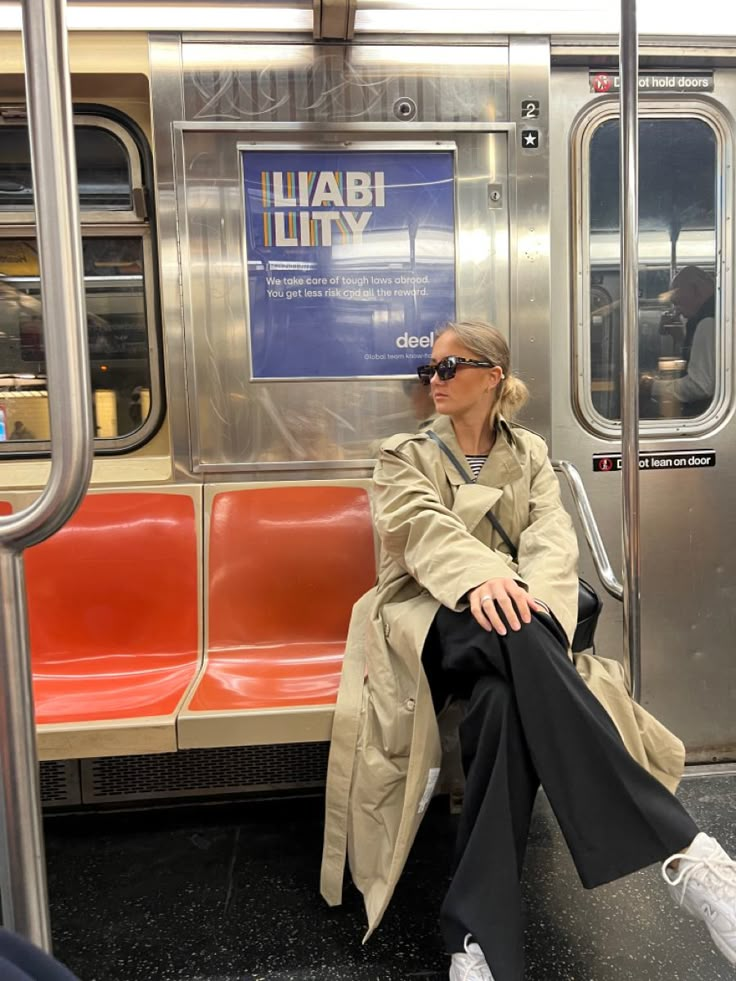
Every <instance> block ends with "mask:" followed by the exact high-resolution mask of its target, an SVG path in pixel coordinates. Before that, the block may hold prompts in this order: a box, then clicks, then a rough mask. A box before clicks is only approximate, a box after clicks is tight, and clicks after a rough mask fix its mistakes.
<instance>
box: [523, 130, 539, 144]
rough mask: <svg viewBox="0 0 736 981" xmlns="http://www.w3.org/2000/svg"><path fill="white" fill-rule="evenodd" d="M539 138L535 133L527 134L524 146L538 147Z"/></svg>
mask: <svg viewBox="0 0 736 981" xmlns="http://www.w3.org/2000/svg"><path fill="white" fill-rule="evenodd" d="M536 145H537V138H536V136H535V135H534V133H527V134H526V136H525V137H524V146H536Z"/></svg>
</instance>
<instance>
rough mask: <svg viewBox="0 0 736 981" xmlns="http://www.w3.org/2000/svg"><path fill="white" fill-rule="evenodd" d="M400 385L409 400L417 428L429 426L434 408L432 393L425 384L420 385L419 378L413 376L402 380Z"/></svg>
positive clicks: (433, 415) (433, 414)
mask: <svg viewBox="0 0 736 981" xmlns="http://www.w3.org/2000/svg"><path fill="white" fill-rule="evenodd" d="M401 387H402V389H403V390H404V394H405V395H406V396H407V397H408V398H409V401H410V402H411V408H412V412H413V413H414V418H415V419H416V420H417V429H425V428H426V427H427V426H430V425H431V424H432V420H433V419H434V417H435V409H434V401H433V399H432V394H431V392H430V391H429V390H428V388H427V386H426V385H422V383H421V382H420V381H419V379H418V378H416V377H415V378H413V379H409V380H407V381H404V382H402V384H401Z"/></svg>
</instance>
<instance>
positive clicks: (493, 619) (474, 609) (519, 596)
mask: <svg viewBox="0 0 736 981" xmlns="http://www.w3.org/2000/svg"><path fill="white" fill-rule="evenodd" d="M468 599H469V600H470V612H471V613H472V614H473V616H474V617H475V619H476V620H477V621H478V623H479V624H480V625H481V627H483V629H484V630H488V631H492V630H495V631H496V632H497V633H499V634H505V633H506V624H505V623H504V622H503V619H502V618H501V616H500V615H499V614H500V613H501V612H502V613H503V614H504V616H505V617H506V621H507V623H508V625H509V626H510V627H511V629H512V630H521V622H523V623H531V619H532V613H537V612H539V611H542V612H543V608H542V606H541V604H539V603H537V601H536V600H535V599H532V597H531V596H530V595H529V593H527V591H526V590H525V589H524V587H523V586H520V585H519V583H518V582H517V581H516V580H515V579H488V580H487V581H486V582H482V583H481V584H480V586H476V588H475V589H471V591H470V592H469V593H468ZM519 618H521V622H520V620H519Z"/></svg>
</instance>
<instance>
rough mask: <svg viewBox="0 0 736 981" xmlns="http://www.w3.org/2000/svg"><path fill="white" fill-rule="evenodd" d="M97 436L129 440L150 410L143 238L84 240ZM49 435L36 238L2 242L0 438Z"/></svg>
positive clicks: (37, 438)
mask: <svg viewBox="0 0 736 981" xmlns="http://www.w3.org/2000/svg"><path fill="white" fill-rule="evenodd" d="M83 255H84V275H85V287H86V298H87V331H88V338H89V355H90V369H91V377H92V391H93V405H94V414H95V432H96V435H97V437H98V438H103V439H104V438H106V439H111V438H115V437H120V436H125V435H127V434H129V433H131V432H133V431H135V430H136V429H138V428H139V427H140V426H141V425H142V424H143V422H144V421H145V419H146V418H147V416H148V414H149V412H150V404H151V378H150V363H149V341H148V327H147V323H148V321H147V317H146V298H145V291H144V285H143V283H144V272H145V270H144V239H143V238H142V237H138V236H136V237H118V238H112V237H111V238H92V237H88V238H86V239H84V241H83ZM3 438H4V439H5V440H45V439H48V438H49V419H48V394H47V391H46V364H45V350H44V336H43V318H42V312H41V300H40V289H39V275H38V256H37V252H36V244H35V241H34V240H33V239H21V238H16V239H3V238H0V439H3Z"/></svg>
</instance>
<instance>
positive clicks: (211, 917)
mask: <svg viewBox="0 0 736 981" xmlns="http://www.w3.org/2000/svg"><path fill="white" fill-rule="evenodd" d="M680 796H681V798H682V800H683V801H684V802H685V804H686V806H687V807H688V808H689V809H690V811H691V813H692V814H693V816H694V818H695V819H696V821H698V823H699V824H700V826H701V827H702V828H703V829H704V830H708V831H710V832H712V833H714V834H715V835H717V836H718V837H719V838H720V840H721V842H722V844H723V845H724V846H725V847H726V848H727V849H728V850H729V851H730V852H731V853H732V854H734V853H736V775H734V776H730V777H729V776H723V775H719V776H715V777H710V776H708V777H705V776H695V777H692V778H689V779H687V780H686V781H685V782H684V783H683V786H682V789H681V793H680ZM321 830H322V804H321V800H320V799H318V798H311V799H299V800H290V801H278V802H275V801H271V802H263V801H260V802H258V801H252V802H247V803H238V804H233V805H230V806H227V807H220V806H218V807H216V808H215V807H199V808H196V809H189V810H181V809H176V810H170V811H157V812H156V811H154V812H147V813H136V814H134V815H120V814H118V815H108V816H104V817H100V816H87V815H83V816H73V817H63V818H51V819H49V820H48V821H47V857H48V868H49V891H50V899H51V911H52V920H53V931H54V939H55V952H56V955H57V957H59V959H60V960H62V961H64V962H65V963H66V964H67V965H68V966H69V967H70V968H71V969H72V970H73V971H75V972H76V973H77V974H78V976H79V977H80V978H81V979H82V981H331V979H336V981H408V979H422V981H441V979H444V981H446V978H447V964H448V961H447V958H446V957H445V955H444V954H443V951H442V946H441V943H440V940H439V936H438V932H437V926H436V915H437V913H436V911H437V909H438V907H439V903H440V900H441V897H442V895H443V892H444V889H445V885H446V882H447V861H448V856H449V853H450V848H451V843H452V835H453V825H452V819H451V818H450V816H449V814H448V809H447V801H446V799H443V798H438V799H437V800H435V801H434V802H433V805H432V808H431V810H430V813H429V815H428V817H427V820H426V821H425V823H424V825H423V826H422V829H421V831H420V835H419V838H418V840H417V842H416V845H415V848H414V851H413V853H412V856H411V859H410V861H409V865H408V867H407V870H406V873H405V875H404V878H403V879H402V881H401V884H400V886H399V889H398V891H397V894H396V898H395V901H394V903H393V904H392V906H391V907H390V909H389V912H388V914H387V916H386V918H385V920H384V922H383V924H382V926H381V927H380V929H379V931H378V932H377V933H376V935H375V936H374V937H373V938H371V940H370V941H369V942H368V944H366V945H365V946H363V945H362V944H361V937H362V932H363V929H364V925H365V921H364V916H363V912H362V908H361V904H360V897H359V895H358V894H357V893H356V891H355V890H354V889H353V888H352V887H350V888H348V889H347V890H346V894H345V904H344V905H343V906H342V907H340V908H337V909H328V908H327V907H326V906H325V905H324V903H323V902H322V901H321V900H320V898H319V896H318V894H317V882H318V871H319V854H320V847H321ZM525 896H526V905H527V959H528V963H527V974H526V981H720V979H723V981H726V979H730V981H734V979H736V968H731V967H729V965H728V964H727V962H726V961H724V960H723V959H722V957H721V956H720V955H719V954H718V953H717V952H716V951H715V950H714V949H713V948H712V946H711V944H710V941H709V939H708V936H707V933H706V931H705V928H704V927H703V926H702V924H699V923H695V922H694V921H692V920H690V919H688V918H687V917H685V916H684V915H682V914H681V913H680V911H679V910H678V909H677V907H676V906H674V905H673V904H672V901H671V900H670V898H669V896H668V895H667V894H666V892H665V890H664V887H663V885H662V883H661V882H660V880H659V871H658V869H656V868H652V869H648V870H646V871H643V872H639V873H636V874H635V875H632V876H629V877H628V878H626V879H624V880H621V881H619V882H617V883H614V884H612V885H610V886H604V887H603V888H601V889H597V890H594V891H592V892H586V891H585V890H584V889H583V888H582V887H581V886H580V884H579V882H578V879H577V876H576V873H575V870H574V867H573V865H572V862H571V860H570V858H569V855H568V853H567V849H566V847H565V845H564V843H563V842H562V839H561V837H560V834H559V832H558V830H557V826H556V824H555V822H554V819H553V818H552V816H551V814H550V811H549V808H548V806H547V804H546V802H545V801H544V800H540V801H539V803H538V806H537V810H536V812H535V818H534V822H533V826H532V835H531V840H530V846H529V852H528V858H527V865H526V871H525Z"/></svg>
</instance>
